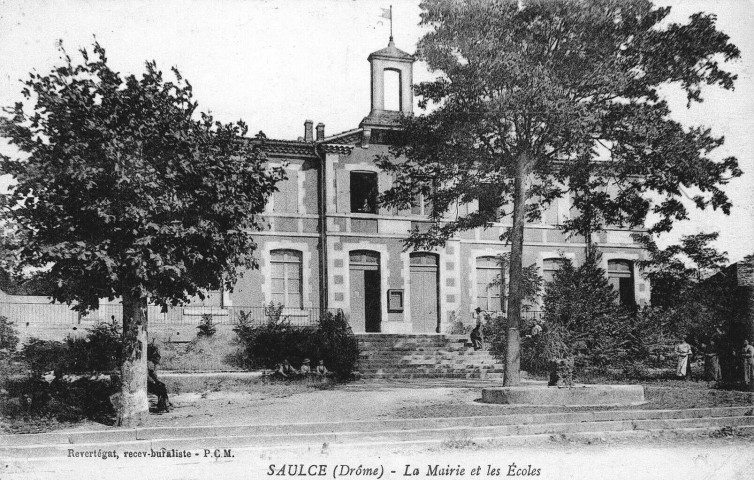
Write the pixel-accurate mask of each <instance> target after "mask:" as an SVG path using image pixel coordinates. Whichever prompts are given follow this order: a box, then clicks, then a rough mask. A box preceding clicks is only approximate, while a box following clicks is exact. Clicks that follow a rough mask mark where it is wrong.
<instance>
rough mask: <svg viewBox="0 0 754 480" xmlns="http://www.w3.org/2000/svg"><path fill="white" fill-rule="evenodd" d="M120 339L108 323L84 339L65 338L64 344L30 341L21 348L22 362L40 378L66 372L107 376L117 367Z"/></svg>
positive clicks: (89, 333)
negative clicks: (50, 372) (106, 374)
mask: <svg viewBox="0 0 754 480" xmlns="http://www.w3.org/2000/svg"><path fill="white" fill-rule="evenodd" d="M122 344H123V343H122V339H121V335H120V333H119V331H118V328H117V326H116V325H114V324H110V323H98V324H96V325H94V326H93V327H91V328H90V329H89V330H88V332H87V335H86V337H71V336H69V337H67V338H66V339H65V341H64V342H58V341H55V340H40V339H38V338H31V339H30V340H29V341H28V342H27V343H26V344H25V345H24V346H23V348H22V349H21V355H20V356H21V359H22V360H23V361H24V362H26V364H27V365H28V367H29V369H30V370H31V372H32V373H33V374H35V375H37V376H38V375H40V374H42V373H44V372H49V371H55V372H59V373H61V374H66V373H90V372H92V373H94V372H101V373H109V372H111V371H113V370H117V369H118V368H119V367H120V363H121V362H120V359H121V351H122Z"/></svg>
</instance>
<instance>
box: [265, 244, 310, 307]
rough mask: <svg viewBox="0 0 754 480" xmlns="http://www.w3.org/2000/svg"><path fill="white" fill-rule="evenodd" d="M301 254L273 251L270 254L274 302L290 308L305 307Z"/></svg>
mask: <svg viewBox="0 0 754 480" xmlns="http://www.w3.org/2000/svg"><path fill="white" fill-rule="evenodd" d="M301 263H302V262H301V252H299V251H297V250H273V251H271V252H270V266H271V272H272V274H271V278H272V288H271V291H270V293H271V294H272V301H273V302H275V303H280V304H282V305H284V306H286V307H290V308H302V307H303V294H302V290H301V289H302V287H303V285H302V282H301Z"/></svg>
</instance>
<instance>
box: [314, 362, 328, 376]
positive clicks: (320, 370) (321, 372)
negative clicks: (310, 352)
mask: <svg viewBox="0 0 754 480" xmlns="http://www.w3.org/2000/svg"><path fill="white" fill-rule="evenodd" d="M314 373H316V374H317V375H318V376H320V377H326V376H328V375H330V372H329V371H328V370H327V367H325V361H324V360H320V361H319V363H318V364H317V368H316V369H315V370H314Z"/></svg>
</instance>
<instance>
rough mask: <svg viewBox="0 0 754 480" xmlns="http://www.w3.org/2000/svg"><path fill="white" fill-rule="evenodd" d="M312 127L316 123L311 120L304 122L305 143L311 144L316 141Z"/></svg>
mask: <svg viewBox="0 0 754 480" xmlns="http://www.w3.org/2000/svg"><path fill="white" fill-rule="evenodd" d="M312 125H314V122H312V121H311V120H307V121H305V122H304V141H305V142H311V141H312V140H314V136H313V135H312Z"/></svg>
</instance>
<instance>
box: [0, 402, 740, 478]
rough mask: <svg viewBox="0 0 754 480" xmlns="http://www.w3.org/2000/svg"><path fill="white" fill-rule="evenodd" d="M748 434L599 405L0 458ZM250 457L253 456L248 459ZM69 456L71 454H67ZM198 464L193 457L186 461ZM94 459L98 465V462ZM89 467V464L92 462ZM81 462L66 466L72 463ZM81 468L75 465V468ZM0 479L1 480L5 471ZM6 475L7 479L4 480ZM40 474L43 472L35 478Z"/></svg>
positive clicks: (5, 443)
mask: <svg viewBox="0 0 754 480" xmlns="http://www.w3.org/2000/svg"><path fill="white" fill-rule="evenodd" d="M726 432H728V433H729V434H730V435H733V434H750V433H752V432H754V409H753V408H752V407H716V408H698V409H689V410H605V411H582V412H561V413H542V414H510V415H490V416H476V417H449V418H414V419H387V418H385V419H374V420H362V421H344V422H317V423H297V424H291V423H280V424H261V425H243V424H239V425H222V426H188V427H148V428H138V429H116V428H112V429H106V430H98V431H76V430H74V431H61V432H52V433H40V434H27V435H0V458H3V459H4V462H5V463H11V459H14V460H24V461H30V462H34V463H33V464H34V466H35V467H37V468H39V467H40V466H41V465H42V464H41V463H39V462H40V461H41V460H43V459H47V460H49V461H50V462H51V465H52V466H53V467H54V468H55V469H60V468H61V464H60V459H66V457H67V456H68V455H69V453H68V452H69V449H75V450H77V451H90V450H97V449H100V450H102V449H106V450H115V451H116V452H120V454H122V452H123V451H125V450H130V451H145V452H149V451H150V450H155V451H156V450H160V449H166V450H171V449H175V450H181V449H191V450H192V451H196V452H197V455H199V452H198V451H200V450H201V449H204V448H207V449H216V448H223V449H226V448H231V447H232V448H233V450H234V451H237V450H246V451H252V452H256V453H255V454H254V455H255V456H256V455H259V453H260V452H268V453H272V454H275V455H277V454H279V453H280V452H282V451H291V452H296V453H298V454H301V452H306V451H320V450H321V449H322V448H323V446H327V448H328V449H336V450H337V449H343V448H345V449H353V448H367V449H370V450H372V449H374V448H375V447H377V446H384V447H387V448H392V449H395V448H401V449H405V448H407V447H409V446H422V447H424V448H426V447H435V448H436V447H437V446H440V445H442V444H444V443H445V442H453V441H457V440H458V439H465V441H466V443H468V444H469V445H479V446H483V445H495V444H497V445H505V446H514V445H541V444H548V443H552V442H553V441H586V442H592V441H603V442H604V441H606V440H618V439H627V440H628V441H630V442H636V441H639V440H640V439H645V438H649V437H657V436H663V437H664V436H669V435H673V436H682V437H685V436H700V435H702V436H707V437H709V436H713V437H714V436H716V435H720V434H725V433H726ZM247 458H251V457H247ZM68 460H70V459H68ZM191 461H192V462H196V460H191ZM101 463H102V462H99V463H98V464H101ZM92 464H93V463H92ZM77 465H79V464H75V463H70V462H69V463H68V464H67V466H69V467H70V468H76V466H77ZM79 466H80V465H79ZM2 478H6V477H5V476H3V477H2ZM9 478H10V477H9ZM40 478H41V477H40Z"/></svg>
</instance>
